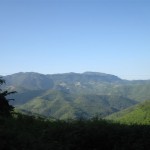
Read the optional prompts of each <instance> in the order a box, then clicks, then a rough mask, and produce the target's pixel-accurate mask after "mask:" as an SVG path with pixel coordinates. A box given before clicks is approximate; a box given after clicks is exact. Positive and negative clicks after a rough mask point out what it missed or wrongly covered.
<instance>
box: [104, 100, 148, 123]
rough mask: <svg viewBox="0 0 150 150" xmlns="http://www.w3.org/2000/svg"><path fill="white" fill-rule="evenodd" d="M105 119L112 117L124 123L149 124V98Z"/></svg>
mask: <svg viewBox="0 0 150 150" xmlns="http://www.w3.org/2000/svg"><path fill="white" fill-rule="evenodd" d="M106 118H107V119H112V120H115V121H118V122H121V123H126V124H143V125H146V124H148V125H149V124H150V100H147V101H144V102H142V103H140V104H137V105H135V106H132V107H130V108H127V109H125V110H122V111H120V112H117V113H114V114H112V115H110V116H108V117H106Z"/></svg>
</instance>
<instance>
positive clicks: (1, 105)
mask: <svg viewBox="0 0 150 150" xmlns="http://www.w3.org/2000/svg"><path fill="white" fill-rule="evenodd" d="M3 83H5V80H3V79H2V78H0V84H1V85H2V84H3ZM13 93H15V92H8V91H2V90H1V89H0V116H5V117H8V116H11V113H12V111H13V110H14V107H13V106H12V105H10V104H9V100H12V99H7V98H6V96H8V95H10V94H13Z"/></svg>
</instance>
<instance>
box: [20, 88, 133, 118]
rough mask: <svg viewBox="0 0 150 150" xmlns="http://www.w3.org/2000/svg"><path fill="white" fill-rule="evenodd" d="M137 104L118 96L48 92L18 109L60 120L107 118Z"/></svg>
mask: <svg viewBox="0 0 150 150" xmlns="http://www.w3.org/2000/svg"><path fill="white" fill-rule="evenodd" d="M134 104H136V102H135V101H133V100H131V99H128V98H125V97H122V96H117V95H92V94H88V95H76V94H71V93H64V92H62V91H56V90H48V91H46V92H45V93H44V94H43V95H42V96H38V97H36V98H34V99H31V100H30V101H28V102H26V103H24V104H21V105H18V107H17V108H19V109H25V110H27V111H31V110H32V112H33V113H39V114H42V115H45V116H52V117H55V118H59V119H68V118H80V117H83V118H91V117H93V116H94V115H95V114H101V116H106V115H108V114H111V113H113V112H116V111H119V110H122V109H124V108H127V107H129V106H132V105H134Z"/></svg>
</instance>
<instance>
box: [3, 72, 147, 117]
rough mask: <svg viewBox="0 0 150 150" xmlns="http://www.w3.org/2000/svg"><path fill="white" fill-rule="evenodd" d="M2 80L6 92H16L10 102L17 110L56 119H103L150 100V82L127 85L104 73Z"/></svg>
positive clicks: (23, 75)
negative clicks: (95, 116) (4, 81)
mask: <svg viewBox="0 0 150 150" xmlns="http://www.w3.org/2000/svg"><path fill="white" fill-rule="evenodd" d="M3 78H4V79H5V80H6V85H5V86H4V88H5V89H7V90H8V91H14V90H16V91H17V94H15V95H14V96H13V98H14V99H15V101H14V102H12V104H13V105H14V106H15V107H16V108H17V109H23V110H26V111H29V112H32V113H40V114H42V115H46V116H54V117H56V118H68V117H69V118H70V117H73V118H78V117H85V118H86V117H88V118H90V117H92V116H93V115H96V114H98V115H101V116H102V117H104V116H106V115H109V114H111V113H114V112H118V111H120V110H123V109H125V108H127V107H130V106H132V105H135V104H136V103H137V102H141V101H143V100H146V99H150V92H149V91H150V80H143V81H142V80H137V81H128V80H123V79H120V78H119V77H117V76H114V75H110V74H105V73H98V72H85V73H64V74H51V75H43V74H39V73H33V72H27V73H16V74H13V75H8V76H4V77H3Z"/></svg>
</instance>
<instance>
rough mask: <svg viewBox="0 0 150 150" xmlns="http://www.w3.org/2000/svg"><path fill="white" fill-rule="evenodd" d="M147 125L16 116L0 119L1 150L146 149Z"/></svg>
mask: <svg viewBox="0 0 150 150" xmlns="http://www.w3.org/2000/svg"><path fill="white" fill-rule="evenodd" d="M149 147H150V126H144V125H135V124H134V125H130V126H129V125H123V124H119V123H113V122H110V121H106V120H103V119H99V118H98V117H95V118H92V119H90V120H83V119H79V120H66V121H64V120H45V119H43V118H39V117H37V118H36V117H34V116H27V115H22V114H16V115H15V116H14V117H13V118H0V149H1V150H6V149H7V150H41V149H42V150H100V149H102V150H149Z"/></svg>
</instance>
